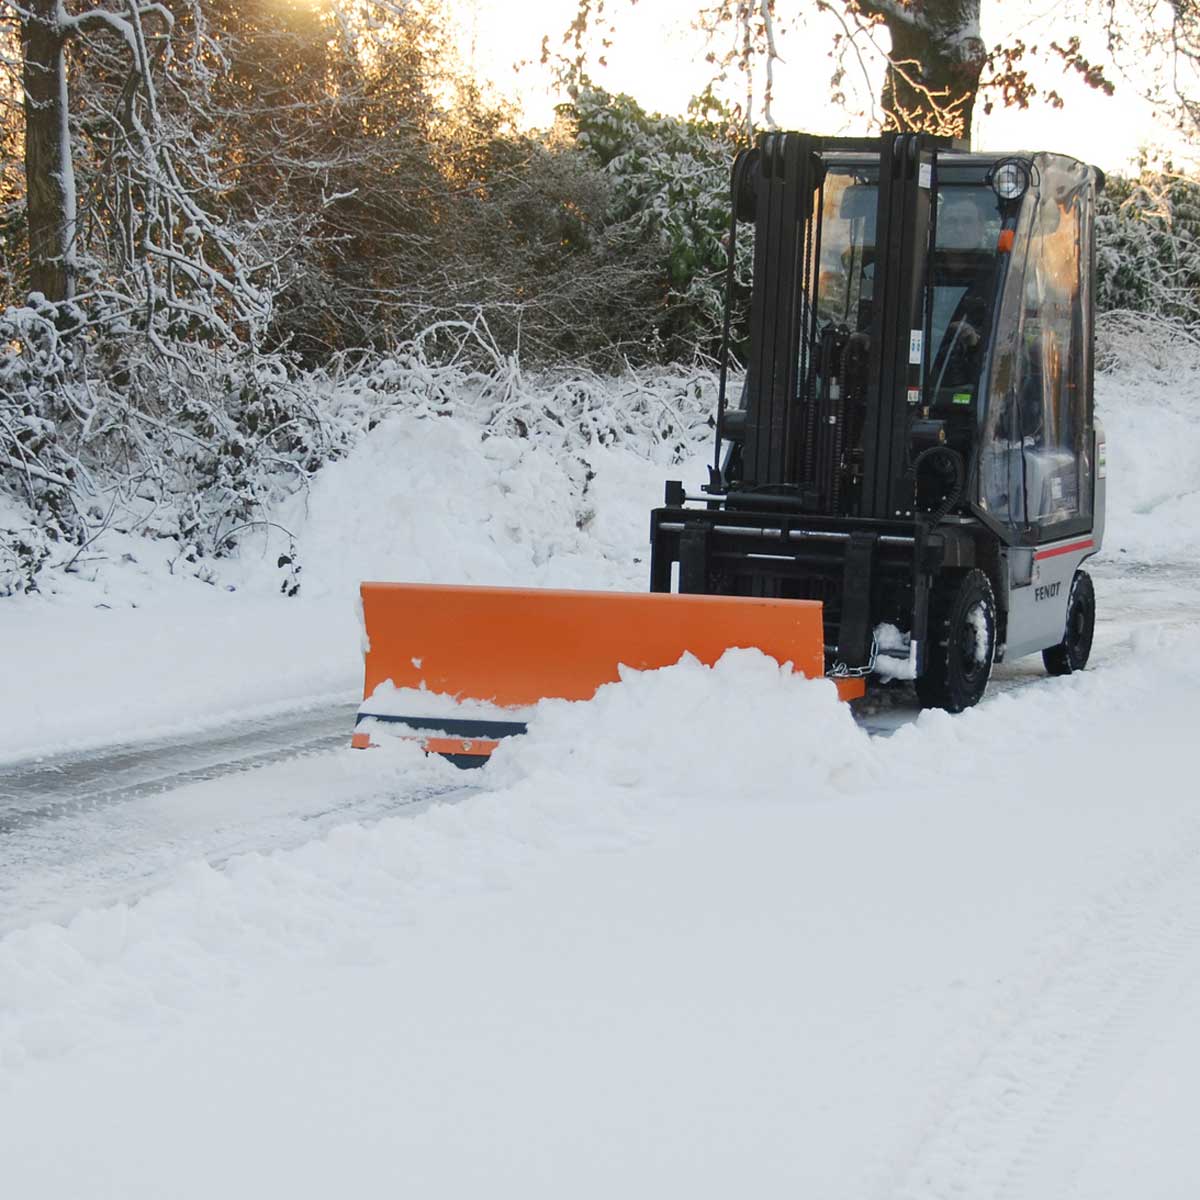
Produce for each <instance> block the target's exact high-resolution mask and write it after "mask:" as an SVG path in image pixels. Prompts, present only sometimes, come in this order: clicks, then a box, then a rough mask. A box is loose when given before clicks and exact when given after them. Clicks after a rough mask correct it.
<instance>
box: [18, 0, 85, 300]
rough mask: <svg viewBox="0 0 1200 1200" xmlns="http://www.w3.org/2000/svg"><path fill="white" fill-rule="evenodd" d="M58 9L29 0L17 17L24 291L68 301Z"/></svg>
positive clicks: (71, 252) (71, 195)
mask: <svg viewBox="0 0 1200 1200" xmlns="http://www.w3.org/2000/svg"><path fill="white" fill-rule="evenodd" d="M58 12H59V6H58V0H30V3H29V5H28V8H27V9H26V11H25V15H24V17H23V19H22V21H21V53H22V81H23V84H24V88H25V183H26V195H27V204H28V220H29V289H30V291H33V292H41V293H42V294H43V295H44V296H45V297H46V299H48V300H67V299H69V298H70V297H71V295H72V294H73V292H74V288H75V266H74V258H75V248H74V242H75V222H76V214H75V175H74V170H73V168H72V162H71V140H70V130H69V128H68V113H67V68H66V35H65V31H64V30H63V29H62V28H61V27H60V25H59V20H58Z"/></svg>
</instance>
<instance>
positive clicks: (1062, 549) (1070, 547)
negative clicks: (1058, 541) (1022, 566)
mask: <svg viewBox="0 0 1200 1200" xmlns="http://www.w3.org/2000/svg"><path fill="white" fill-rule="evenodd" d="M1095 545H1096V543H1095V542H1094V541H1093V540H1092V539H1091V538H1088V539H1087V540H1086V541H1082V542H1068V543H1067V544H1066V545H1065V546H1051V547H1050V549H1049V550H1039V551H1038V552H1037V553H1036V554H1035V555H1034V556H1033V557H1034V558H1035V559H1036V560H1037V561H1038V562H1040V561H1041V560H1042V559H1043V558H1057V557H1058V556H1059V555H1060V554H1072V553H1074V552H1075V551H1076V550H1092V549H1094V548H1095Z"/></svg>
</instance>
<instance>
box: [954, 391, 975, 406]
mask: <svg viewBox="0 0 1200 1200" xmlns="http://www.w3.org/2000/svg"><path fill="white" fill-rule="evenodd" d="M954 403H955V404H970V403H971V393H970V392H955V393H954Z"/></svg>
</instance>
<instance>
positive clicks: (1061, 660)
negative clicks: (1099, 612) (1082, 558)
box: [1042, 571, 1096, 675]
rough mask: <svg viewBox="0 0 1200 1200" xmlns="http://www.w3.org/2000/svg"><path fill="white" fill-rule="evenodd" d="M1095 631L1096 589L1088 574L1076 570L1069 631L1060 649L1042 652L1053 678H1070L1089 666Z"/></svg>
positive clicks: (1072, 589)
mask: <svg viewBox="0 0 1200 1200" xmlns="http://www.w3.org/2000/svg"><path fill="white" fill-rule="evenodd" d="M1095 632H1096V589H1095V588H1094V587H1092V577H1091V576H1090V575H1089V574H1088V573H1087V572H1086V571H1076V572H1075V578H1074V579H1072V580H1071V595H1070V596H1069V597H1068V598H1067V628H1066V629H1065V630H1064V632H1063V640H1062V641H1061V642H1059V643H1058V645H1057V646H1050V647H1048V648H1047V649H1045V650H1043V651H1042V662H1044V663H1045V664H1046V670H1047V671H1048V672H1049V673H1050V674H1051V675H1070V674H1071V673H1072V672H1073V671H1082V670H1083V668H1084V667H1086V666H1087V661H1088V658H1089V657H1090V656H1091V653H1092V636H1093V635H1094V634H1095Z"/></svg>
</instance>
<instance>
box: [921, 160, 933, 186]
mask: <svg viewBox="0 0 1200 1200" xmlns="http://www.w3.org/2000/svg"><path fill="white" fill-rule="evenodd" d="M917 183H919V184H920V185H921V187H923V188H928V187H929V186H930V184H932V183H933V164H932V163H922V164H921V166H920V169H919V170H918V171H917Z"/></svg>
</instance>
